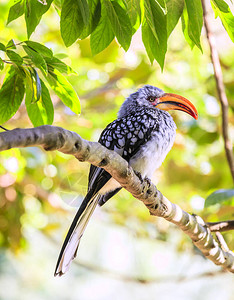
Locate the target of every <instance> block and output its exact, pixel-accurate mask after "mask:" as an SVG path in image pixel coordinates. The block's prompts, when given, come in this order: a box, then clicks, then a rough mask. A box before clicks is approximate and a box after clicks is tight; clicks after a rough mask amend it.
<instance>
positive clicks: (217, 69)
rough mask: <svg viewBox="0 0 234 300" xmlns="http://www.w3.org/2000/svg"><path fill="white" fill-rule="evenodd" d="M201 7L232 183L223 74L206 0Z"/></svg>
mask: <svg viewBox="0 0 234 300" xmlns="http://www.w3.org/2000/svg"><path fill="white" fill-rule="evenodd" d="M202 6H203V16H204V25H205V29H206V35H207V40H208V44H209V46H210V54H211V61H212V64H213V67H214V75H215V81H216V86H217V92H218V98H219V101H220V104H221V108H222V134H223V140H224V148H225V152H226V157H227V161H228V165H229V168H230V171H231V175H232V179H233V182H234V158H233V153H232V142H231V140H230V138H229V134H228V99H227V95H226V92H225V87H224V83H223V74H222V69H221V65H220V60H219V54H218V51H217V48H216V43H215V37H214V35H213V33H212V29H211V24H210V21H209V16H208V12H207V11H208V10H207V4H206V0H202Z"/></svg>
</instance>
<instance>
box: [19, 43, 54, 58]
mask: <svg viewBox="0 0 234 300" xmlns="http://www.w3.org/2000/svg"><path fill="white" fill-rule="evenodd" d="M25 44H26V45H27V46H28V47H29V48H31V49H33V50H34V51H36V52H38V53H39V54H40V55H42V56H44V57H50V58H52V57H53V52H52V50H50V49H49V48H47V47H46V46H44V45H42V44H40V43H37V42H33V41H25Z"/></svg>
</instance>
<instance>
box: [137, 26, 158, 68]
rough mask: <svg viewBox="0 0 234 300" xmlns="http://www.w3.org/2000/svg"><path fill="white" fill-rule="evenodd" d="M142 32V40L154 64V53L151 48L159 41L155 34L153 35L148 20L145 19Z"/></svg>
mask: <svg viewBox="0 0 234 300" xmlns="http://www.w3.org/2000/svg"><path fill="white" fill-rule="evenodd" d="M141 32H142V41H143V44H144V46H145V50H146V52H147V55H148V57H149V60H150V62H151V64H152V63H153V61H154V55H153V52H152V50H151V44H152V46H153V45H154V44H155V43H158V41H157V40H156V39H155V36H154V35H153V33H152V31H151V29H150V27H149V25H148V24H147V22H146V21H144V22H143V24H142V30H141Z"/></svg>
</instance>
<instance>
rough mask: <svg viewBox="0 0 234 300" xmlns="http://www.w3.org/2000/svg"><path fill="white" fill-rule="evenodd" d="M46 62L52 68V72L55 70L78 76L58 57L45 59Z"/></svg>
mask: <svg viewBox="0 0 234 300" xmlns="http://www.w3.org/2000/svg"><path fill="white" fill-rule="evenodd" d="M45 60H46V63H47V65H48V67H51V68H52V71H53V70H54V69H57V70H58V71H59V72H61V73H65V74H71V73H74V74H76V72H75V71H74V70H72V68H71V67H69V66H68V65H66V64H65V63H64V62H63V61H61V60H60V59H58V58H57V57H53V58H48V57H45Z"/></svg>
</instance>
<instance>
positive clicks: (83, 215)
mask: <svg viewBox="0 0 234 300" xmlns="http://www.w3.org/2000/svg"><path fill="white" fill-rule="evenodd" d="M101 197H102V195H99V194H95V195H93V193H92V192H89V193H88V194H87V195H86V197H85V198H84V200H83V202H82V204H81V206H80V208H79V210H78V211H77V213H76V216H75V218H74V220H73V222H72V224H71V227H70V229H69V231H68V234H67V236H66V238H65V241H64V243H63V246H62V249H61V251H60V254H59V258H58V261H57V265H56V269H55V272H54V276H57V275H59V276H61V275H63V274H64V273H65V272H66V271H67V270H68V269H69V266H70V263H71V261H72V260H73V259H74V258H75V257H76V253H77V249H78V246H79V243H80V239H81V237H82V235H83V233H84V230H85V228H86V226H87V224H88V221H89V219H90V217H91V215H92V213H93V212H94V209H95V207H96V206H97V204H98V201H99V199H100V198H101Z"/></svg>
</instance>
